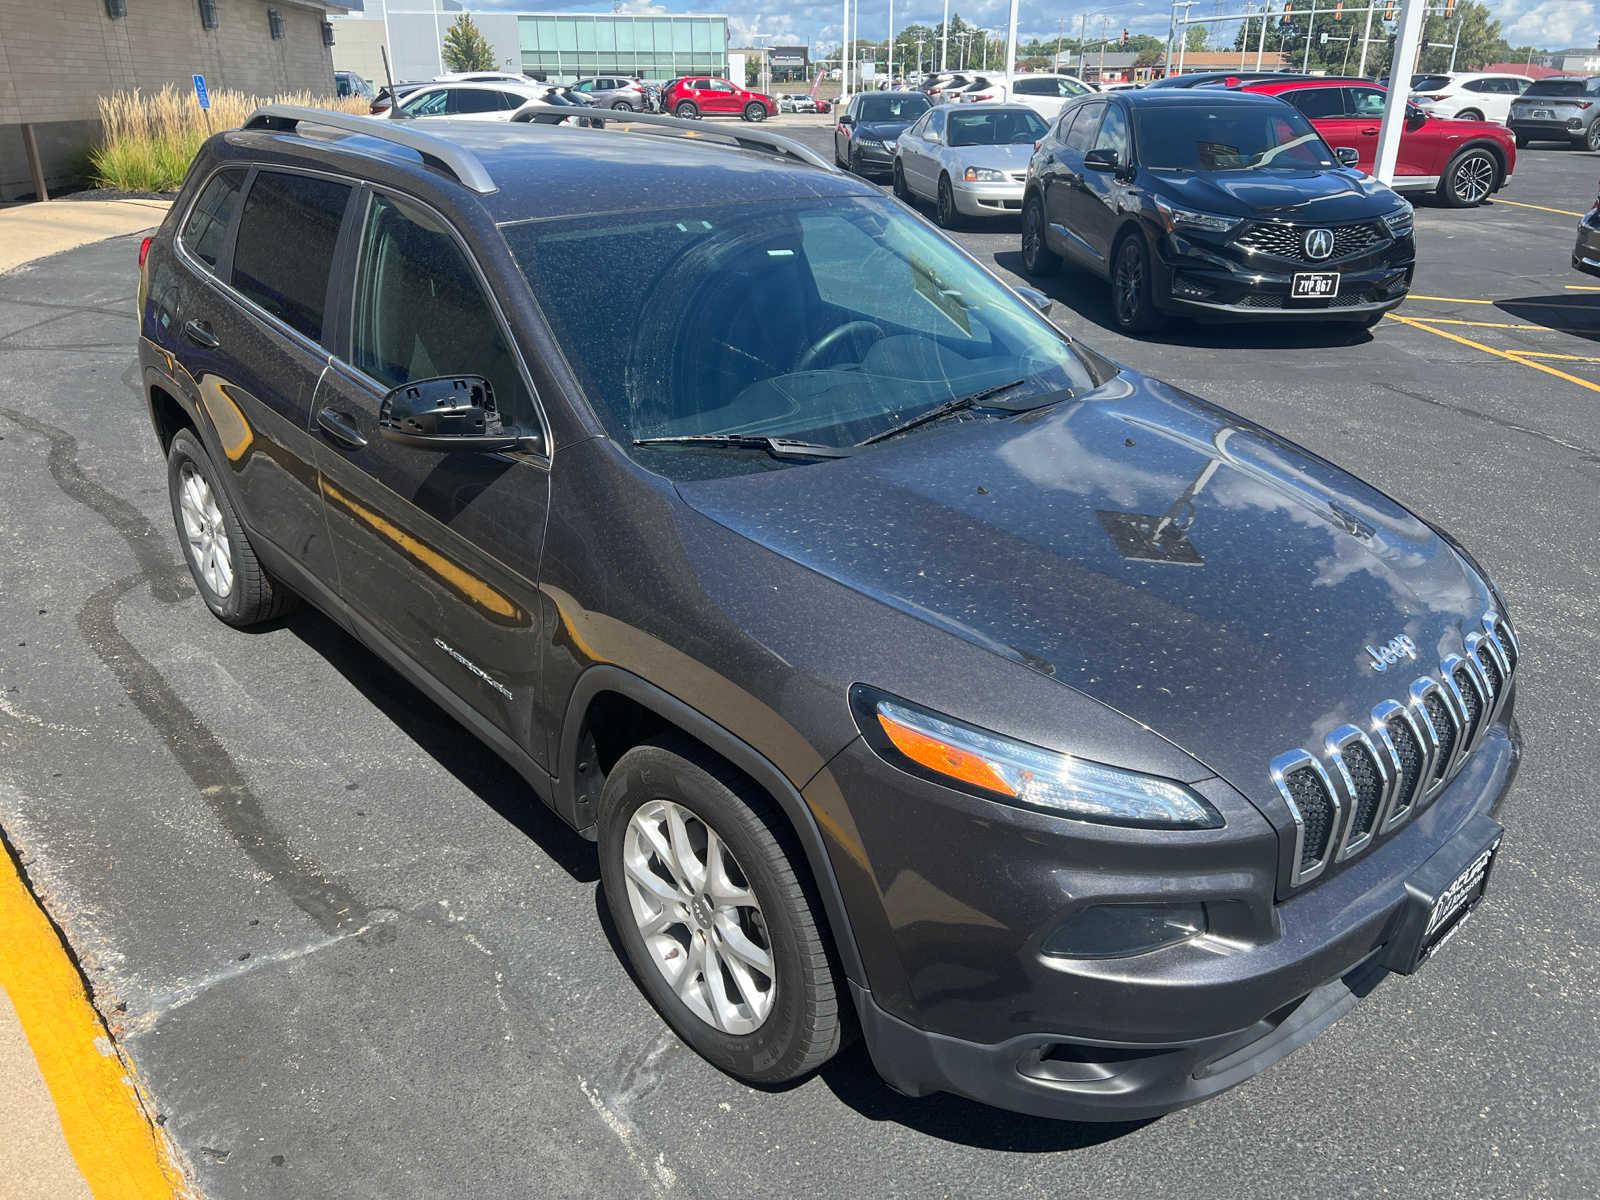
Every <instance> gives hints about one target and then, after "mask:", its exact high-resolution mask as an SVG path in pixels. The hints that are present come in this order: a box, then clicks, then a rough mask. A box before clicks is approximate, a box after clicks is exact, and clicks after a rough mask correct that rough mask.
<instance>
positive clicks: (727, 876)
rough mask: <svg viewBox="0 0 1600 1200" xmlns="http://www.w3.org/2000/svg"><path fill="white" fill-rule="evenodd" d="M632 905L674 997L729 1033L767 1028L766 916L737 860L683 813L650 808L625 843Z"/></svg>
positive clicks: (655, 804)
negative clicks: (765, 1023) (764, 1024)
mask: <svg viewBox="0 0 1600 1200" xmlns="http://www.w3.org/2000/svg"><path fill="white" fill-rule="evenodd" d="M622 869H623V873H624V875H625V876H626V878H627V886H628V906H629V909H630V910H631V911H632V913H633V919H634V921H635V922H636V923H637V925H638V927H639V936H640V937H642V938H643V939H644V945H645V950H646V951H647V952H648V953H649V955H650V960H651V961H652V962H653V963H655V965H656V969H657V970H658V971H660V972H661V977H662V978H663V979H665V980H666V981H667V985H668V986H669V987H671V988H672V990H673V991H674V992H675V993H677V996H678V999H680V1000H682V1001H683V1002H684V1004H685V1005H687V1006H688V1008H689V1011H690V1012H692V1013H694V1015H695V1016H697V1017H699V1018H700V1019H701V1020H702V1021H704V1022H706V1024H708V1025H710V1026H712V1028H714V1029H719V1030H721V1031H722V1032H723V1033H732V1034H747V1033H754V1032H755V1031H756V1030H757V1029H759V1028H761V1025H762V1023H763V1022H765V1021H766V1019H767V1016H768V1014H769V1013H771V1012H772V1003H773V1001H774V1000H775V999H776V997H777V994H778V981H777V977H776V975H775V973H774V972H775V970H776V968H775V967H774V965H773V961H772V939H771V937H770V936H769V935H768V932H767V921H766V917H765V916H764V915H763V914H762V912H761V905H760V903H759V902H758V901H757V900H756V896H755V892H754V891H752V890H751V888H750V882H749V880H748V879H747V877H746V876H745V874H744V872H743V870H741V869H740V867H739V863H738V861H737V860H736V859H735V858H734V857H733V852H732V851H731V850H729V849H728V846H727V843H725V842H724V841H723V840H722V839H721V838H720V837H718V836H717V833H716V831H715V830H714V829H712V828H711V826H709V825H707V824H706V823H705V822H704V821H703V820H701V819H700V818H699V817H697V816H696V815H695V814H694V813H692V812H690V811H689V810H688V809H687V808H684V807H683V806H682V805H679V804H674V803H673V802H672V801H670V800H650V801H647V802H646V803H644V804H642V805H640V806H639V808H638V810H637V811H636V812H635V813H634V814H633V816H632V817H630V818H629V820H628V829H627V832H626V833H625V834H624V835H623V841H622Z"/></svg>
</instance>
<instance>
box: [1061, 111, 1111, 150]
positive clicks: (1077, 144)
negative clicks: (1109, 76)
mask: <svg viewBox="0 0 1600 1200" xmlns="http://www.w3.org/2000/svg"><path fill="white" fill-rule="evenodd" d="M1104 109H1105V105H1104V104H1085V105H1084V106H1083V107H1082V108H1080V109H1078V113H1077V117H1076V118H1075V119H1074V120H1073V122H1072V128H1071V129H1070V130H1068V131H1067V137H1066V142H1067V149H1069V150H1076V151H1077V152H1078V153H1079V154H1084V153H1086V152H1087V151H1088V150H1089V148H1090V147H1091V146H1093V145H1094V136H1095V134H1096V133H1098V132H1099V131H1100V114H1101V112H1102V111H1103V110H1104Z"/></svg>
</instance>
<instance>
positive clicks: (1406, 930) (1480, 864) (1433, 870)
mask: <svg viewBox="0 0 1600 1200" xmlns="http://www.w3.org/2000/svg"><path fill="white" fill-rule="evenodd" d="M1503 835H1504V830H1503V829H1501V827H1500V825H1499V823H1498V822H1496V821H1493V820H1491V819H1489V818H1487V817H1481V818H1475V819H1474V820H1473V821H1471V822H1469V824H1468V825H1467V827H1466V828H1464V829H1462V830H1461V832H1460V833H1459V834H1458V835H1457V836H1456V837H1455V838H1453V839H1451V841H1450V842H1448V843H1447V844H1446V845H1445V846H1443V847H1441V848H1440V850H1439V852H1438V853H1437V854H1436V855H1434V857H1433V858H1431V859H1429V860H1428V861H1427V862H1426V863H1425V864H1423V866H1422V867H1420V868H1419V869H1418V870H1417V872H1416V874H1415V875H1413V876H1412V878H1411V879H1409V880H1407V882H1406V901H1405V906H1404V907H1403V908H1402V910H1401V912H1400V914H1399V916H1398V918H1397V921H1396V925H1395V928H1394V932H1393V935H1392V936H1391V938H1390V940H1389V945H1388V949H1387V951H1386V953H1385V955H1384V965H1385V966H1387V967H1388V968H1389V969H1390V970H1391V971H1397V972H1399V973H1400V974H1403V975H1410V974H1411V973H1412V972H1414V971H1416V970H1417V969H1418V968H1420V967H1421V966H1422V964H1423V963H1425V962H1427V961H1428V960H1429V959H1430V958H1432V957H1433V956H1434V955H1435V954H1437V953H1438V952H1439V951H1440V950H1441V949H1443V948H1444V946H1445V944H1446V943H1447V942H1449V941H1450V939H1451V938H1453V937H1454V936H1455V935H1456V932H1457V931H1458V930H1459V929H1460V928H1461V926H1462V925H1463V924H1464V923H1465V922H1466V920H1467V918H1468V917H1470V916H1471V915H1472V914H1473V912H1475V911H1476V910H1477V907H1478V905H1479V904H1481V903H1482V902H1483V899H1484V897H1485V895H1487V894H1488V889H1489V880H1490V878H1491V876H1492V875H1493V873H1494V864H1495V860H1496V858H1497V857H1498V856H1499V851H1500V840H1501V838H1502V837H1503Z"/></svg>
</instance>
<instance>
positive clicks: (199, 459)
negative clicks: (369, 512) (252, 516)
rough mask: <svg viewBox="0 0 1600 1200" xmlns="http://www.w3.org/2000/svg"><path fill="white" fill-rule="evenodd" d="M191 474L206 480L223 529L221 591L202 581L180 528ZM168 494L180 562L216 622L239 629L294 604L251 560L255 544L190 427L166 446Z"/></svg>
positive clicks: (192, 550)
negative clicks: (227, 577) (225, 582)
mask: <svg viewBox="0 0 1600 1200" xmlns="http://www.w3.org/2000/svg"><path fill="white" fill-rule="evenodd" d="M190 472H193V473H194V474H195V475H197V476H198V477H199V478H200V480H201V481H202V482H203V483H204V484H205V488H206V490H207V492H208V494H209V498H210V500H211V502H212V504H213V505H214V506H215V508H216V511H217V513H218V515H220V517H221V519H222V527H223V529H224V531H225V532H226V533H227V541H228V544H227V547H226V558H227V562H228V565H229V568H230V569H231V571H232V580H231V583H230V584H229V586H228V587H227V590H226V592H225V593H224V592H222V591H219V590H218V588H215V587H213V586H212V584H211V583H210V582H209V581H208V580H207V579H206V574H205V571H204V569H203V567H202V564H201V563H200V561H199V558H198V553H197V551H196V549H195V547H194V545H193V544H192V543H191V541H190V538H189V535H188V533H187V531H186V530H185V525H184V513H183V506H182V500H181V494H182V491H183V489H184V488H185V487H186V486H187V485H188V477H189V473H190ZM167 496H168V499H169V500H170V502H171V505H172V520H173V523H174V524H175V525H176V526H177V529H178V543H179V545H180V546H181V547H182V548H183V561H184V562H186V563H188V564H189V574H190V575H191V576H192V577H193V578H194V582H195V587H197V588H198V589H199V590H200V598H201V599H202V600H204V601H205V602H206V607H207V608H209V609H210V610H211V611H212V612H213V613H215V614H216V616H217V619H218V620H221V621H224V622H226V623H227V624H229V625H232V626H234V627H236V628H239V629H243V628H245V627H247V626H250V625H259V624H260V623H261V622H263V621H270V620H272V619H274V618H275V617H279V616H282V615H283V614H284V613H286V612H288V611H289V610H290V609H291V608H293V607H294V605H295V602H296V600H297V597H296V596H295V594H294V593H293V592H291V591H290V590H289V589H288V588H286V587H284V586H283V584H281V583H279V582H278V581H277V580H275V579H273V578H272V577H271V576H270V575H268V574H267V572H266V569H265V568H264V567H262V565H261V562H260V560H259V559H257V558H256V552H255V547H253V546H252V545H251V544H250V539H249V537H248V536H247V535H246V534H245V531H244V526H243V525H241V524H240V523H239V514H238V513H237V512H236V511H235V510H234V507H233V502H232V501H231V500H229V499H228V493H227V492H226V491H224V490H223V488H222V487H221V486H220V482H219V479H218V476H217V472H216V469H215V468H214V467H213V466H212V465H211V456H210V455H209V454H207V453H206V449H205V447H204V446H203V445H201V443H200V439H199V438H198V437H196V436H195V435H194V433H193V431H191V430H188V429H180V430H178V432H177V434H176V435H174V437H173V439H172V445H171V446H170V447H169V448H168V450H167Z"/></svg>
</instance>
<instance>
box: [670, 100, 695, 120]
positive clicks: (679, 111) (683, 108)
mask: <svg viewBox="0 0 1600 1200" xmlns="http://www.w3.org/2000/svg"><path fill="white" fill-rule="evenodd" d="M672 115H673V116H675V117H677V118H678V119H679V120H681V121H693V120H695V119H696V118H697V117H699V115H700V110H699V109H698V108H696V107H695V104H694V101H692V100H679V101H678V102H677V103H676V104H674V105H673V106H672Z"/></svg>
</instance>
